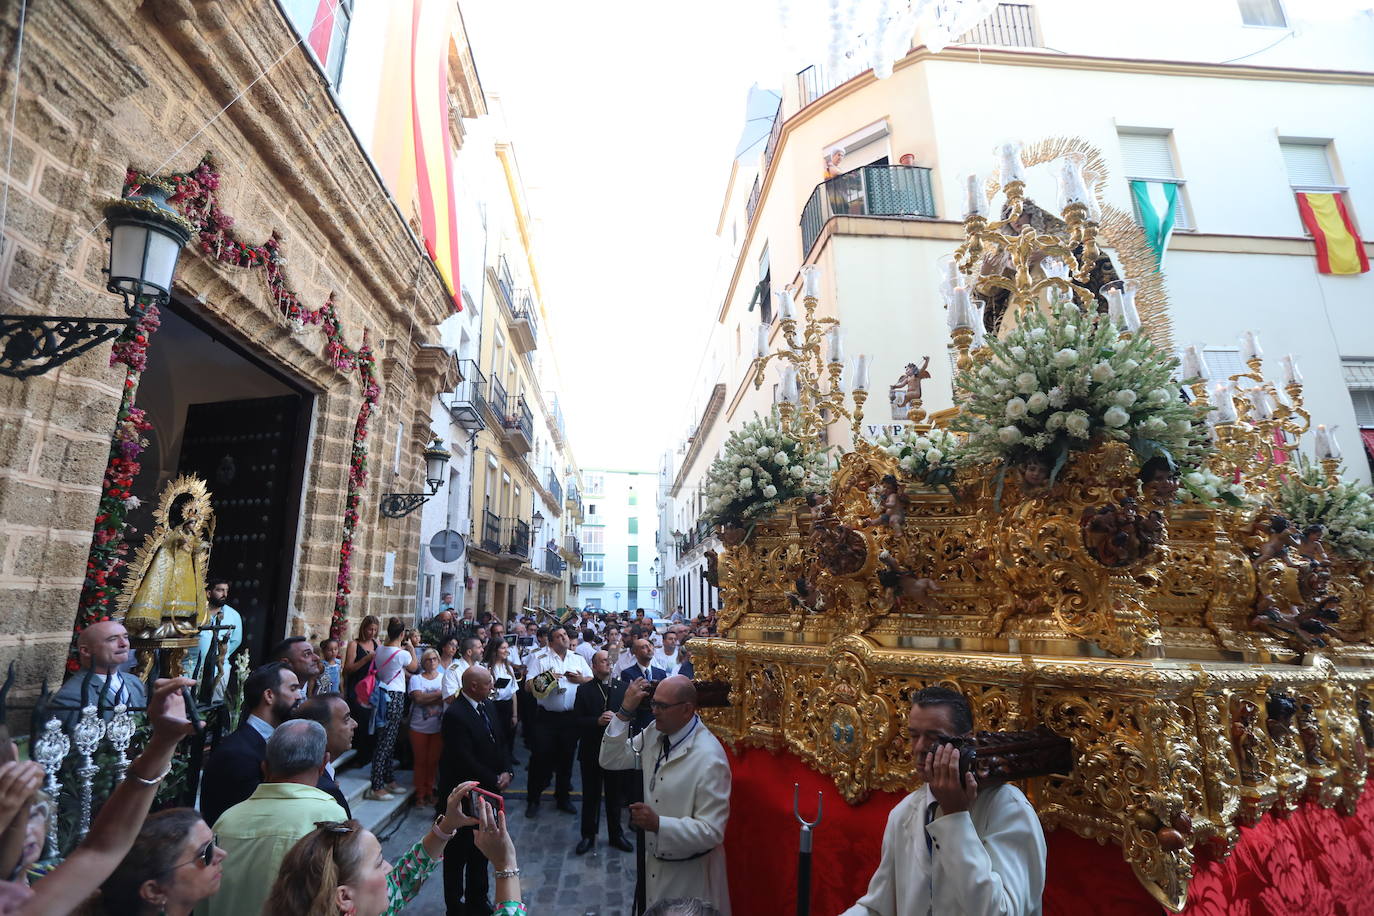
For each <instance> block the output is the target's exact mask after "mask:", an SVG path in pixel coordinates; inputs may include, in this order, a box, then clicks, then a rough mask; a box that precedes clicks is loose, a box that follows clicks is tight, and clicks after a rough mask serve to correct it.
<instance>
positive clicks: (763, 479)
mask: <svg viewBox="0 0 1374 916" xmlns="http://www.w3.org/2000/svg"><path fill="white" fill-rule="evenodd" d="M772 479H773V475H772V474H769V473H768V472H767V471H759V483H767V482H768V481H770V480H772Z"/></svg>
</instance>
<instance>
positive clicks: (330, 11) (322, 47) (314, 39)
mask: <svg viewBox="0 0 1374 916" xmlns="http://www.w3.org/2000/svg"><path fill="white" fill-rule="evenodd" d="M285 7H286V15H287V18H289V19H290V20H291V25H292V26H294V27H295V29H296V31H297V32H298V33H299V34H300V35H301V36H303V37H304V38H305V42H306V44H307V45H309V46H310V50H311V51H313V52H315V58H316V59H317V60H319V62H320V66H322V67H324V74H325V76H326V77H327V78H328V79H329V85H331V86H333V87H334V88H335V89H337V88H338V87H339V78H340V77H341V76H342V75H343V60H344V46H345V45H346V44H347V42H348V25H349V22H350V21H351V20H352V18H353V0H286V3H285Z"/></svg>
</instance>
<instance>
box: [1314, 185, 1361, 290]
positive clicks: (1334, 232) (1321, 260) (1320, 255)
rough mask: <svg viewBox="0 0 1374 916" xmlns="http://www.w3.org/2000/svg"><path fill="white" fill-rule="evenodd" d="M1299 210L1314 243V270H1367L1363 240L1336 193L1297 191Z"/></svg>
mask: <svg viewBox="0 0 1374 916" xmlns="http://www.w3.org/2000/svg"><path fill="white" fill-rule="evenodd" d="M1296 193H1297V195H1298V212H1300V213H1301V214H1302V224H1303V225H1304V226H1306V227H1307V231H1308V232H1310V233H1312V241H1313V242H1315V243H1316V245H1317V270H1318V271H1320V272H1321V273H1324V274H1362V273H1368V272H1369V258H1367V257H1366V256H1365V253H1364V243H1363V242H1361V241H1360V237H1359V235H1358V234H1357V233H1356V232H1355V224H1354V223H1352V222H1351V221H1350V214H1349V213H1347V212H1345V202H1344V201H1342V200H1341V195H1339V194H1318V193H1315V192H1312V191H1298V192H1296Z"/></svg>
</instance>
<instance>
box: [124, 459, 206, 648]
mask: <svg viewBox="0 0 1374 916" xmlns="http://www.w3.org/2000/svg"><path fill="white" fill-rule="evenodd" d="M153 520H154V522H155V523H156V524H155V527H154V528H153V531H152V533H151V534H149V535H148V537H147V539H145V540H144V542H143V545H142V546H141V547H139V549H138V554H137V556H136V557H135V558H134V562H133V565H132V567H131V568H130V570H129V578H128V581H127V582H126V586H125V589H124V592H123V593H122V594H121V595H120V599H119V605H120V610H121V611H122V612H123V614H124V626H125V627H126V628H127V629H128V631H129V635H131V636H133V637H135V638H149V637H152V638H156V639H162V638H166V637H172V636H191V635H194V634H195V632H196V630H197V629H198V628H199V627H200V625H201V624H203V623H204V622H205V619H204V618H205V617H206V615H207V613H208V610H207V605H206V602H205V575H206V572H207V570H208V568H209V565H210V544H211V541H212V540H213V538H214V531H215V517H214V512H213V510H212V509H211V508H210V493H209V491H208V490H207V489H206V488H205V482H204V481H203V480H201V479H199V478H198V477H192V476H182V477H178V478H177V479H176V480H174V481H172V483H170V484H168V486H167V488H166V489H165V490H163V491H162V498H161V499H160V500H159V501H158V508H157V511H156V512H154V513H153Z"/></svg>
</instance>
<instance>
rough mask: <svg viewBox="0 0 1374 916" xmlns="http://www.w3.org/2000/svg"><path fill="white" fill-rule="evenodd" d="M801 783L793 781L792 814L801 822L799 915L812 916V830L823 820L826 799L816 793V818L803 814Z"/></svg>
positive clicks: (798, 880) (798, 884) (798, 875)
mask: <svg viewBox="0 0 1374 916" xmlns="http://www.w3.org/2000/svg"><path fill="white" fill-rule="evenodd" d="M800 801H801V784H800V783H795V782H794V783H792V816H793V817H795V818H796V819H797V823H798V824H801V840H800V843H799V844H798V851H797V916H811V830H812V828H813V827H815V826H816V825H817V824H819V823H820V822H821V813H822V812H823V811H824V809H825V799H824V798H823V797H822V796H821V793H819V792H817V793H816V819H815V820H814V821H808V820H807V819H806V818H804V817H802V816H801V808H800V806H799V802H800Z"/></svg>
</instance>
